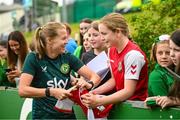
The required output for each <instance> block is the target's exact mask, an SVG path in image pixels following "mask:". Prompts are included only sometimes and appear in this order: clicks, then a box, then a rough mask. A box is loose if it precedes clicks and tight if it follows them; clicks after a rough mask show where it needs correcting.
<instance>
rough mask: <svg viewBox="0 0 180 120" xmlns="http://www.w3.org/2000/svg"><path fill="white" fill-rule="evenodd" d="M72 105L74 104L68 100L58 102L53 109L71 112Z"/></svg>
mask: <svg viewBox="0 0 180 120" xmlns="http://www.w3.org/2000/svg"><path fill="white" fill-rule="evenodd" d="M73 105H74V102H73V101H72V100H70V99H68V98H66V99H64V100H58V101H57V103H56V105H55V107H56V108H58V109H60V110H68V111H72V106H73Z"/></svg>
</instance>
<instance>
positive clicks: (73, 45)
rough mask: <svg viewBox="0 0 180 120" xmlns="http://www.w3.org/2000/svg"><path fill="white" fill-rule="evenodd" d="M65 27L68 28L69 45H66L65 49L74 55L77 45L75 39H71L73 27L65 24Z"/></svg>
mask: <svg viewBox="0 0 180 120" xmlns="http://www.w3.org/2000/svg"><path fill="white" fill-rule="evenodd" d="M64 25H65V27H66V31H67V37H68V43H67V44H66V47H65V48H66V51H67V52H69V53H71V54H73V53H74V51H75V50H76V48H77V43H76V41H75V40H74V39H73V38H71V27H70V26H69V24H67V23H64Z"/></svg>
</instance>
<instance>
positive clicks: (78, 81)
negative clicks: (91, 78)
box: [72, 78, 93, 89]
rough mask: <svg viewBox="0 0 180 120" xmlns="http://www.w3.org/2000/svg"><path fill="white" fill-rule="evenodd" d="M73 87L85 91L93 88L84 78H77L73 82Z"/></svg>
mask: <svg viewBox="0 0 180 120" xmlns="http://www.w3.org/2000/svg"><path fill="white" fill-rule="evenodd" d="M72 85H76V86H77V87H79V88H83V89H91V88H92V87H93V86H92V84H90V83H88V82H87V81H86V80H84V79H83V78H76V79H75V80H73V81H72Z"/></svg>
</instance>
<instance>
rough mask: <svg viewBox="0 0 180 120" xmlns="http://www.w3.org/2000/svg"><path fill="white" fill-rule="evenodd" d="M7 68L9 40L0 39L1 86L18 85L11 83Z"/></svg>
mask: <svg viewBox="0 0 180 120" xmlns="http://www.w3.org/2000/svg"><path fill="white" fill-rule="evenodd" d="M6 69H7V40H0V86H7V87H16V84H15V83H10V82H9V81H8V79H7V75H6Z"/></svg>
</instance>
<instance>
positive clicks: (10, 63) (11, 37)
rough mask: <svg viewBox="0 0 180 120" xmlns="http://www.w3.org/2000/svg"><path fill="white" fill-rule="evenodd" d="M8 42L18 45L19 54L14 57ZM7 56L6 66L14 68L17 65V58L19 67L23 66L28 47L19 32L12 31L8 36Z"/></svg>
mask: <svg viewBox="0 0 180 120" xmlns="http://www.w3.org/2000/svg"><path fill="white" fill-rule="evenodd" d="M9 40H13V41H17V42H18V43H19V45H20V49H21V50H20V54H19V55H16V54H15V53H14V52H13V51H12V50H11V48H10V45H9ZM7 50H8V55H7V61H8V66H9V67H10V68H14V67H15V66H16V64H17V60H18V57H19V60H20V66H21V68H22V66H23V64H24V60H25V57H26V55H27V53H28V46H27V42H26V40H25V38H24V36H23V34H22V33H21V32H20V31H13V32H11V33H10V34H9V36H8V49H7Z"/></svg>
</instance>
